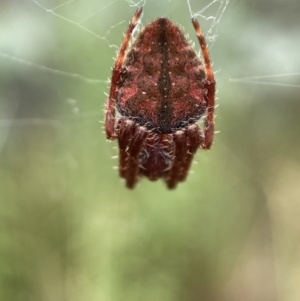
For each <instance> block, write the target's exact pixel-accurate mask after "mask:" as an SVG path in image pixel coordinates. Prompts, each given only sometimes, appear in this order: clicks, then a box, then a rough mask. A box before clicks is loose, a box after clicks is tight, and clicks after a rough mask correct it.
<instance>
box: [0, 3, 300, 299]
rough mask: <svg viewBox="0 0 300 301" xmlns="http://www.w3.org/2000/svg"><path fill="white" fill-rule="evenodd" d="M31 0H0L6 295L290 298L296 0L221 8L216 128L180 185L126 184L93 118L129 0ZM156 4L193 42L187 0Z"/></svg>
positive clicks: (298, 67) (298, 46) (296, 169)
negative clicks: (211, 142)
mask: <svg viewBox="0 0 300 301" xmlns="http://www.w3.org/2000/svg"><path fill="white" fill-rule="evenodd" d="M210 2H212V1H200V0H197V1H194V0H193V1H191V8H192V10H193V11H194V12H197V11H199V10H200V9H201V8H203V7H204V6H206V5H207V4H209V3H210ZM38 3H39V4H41V5H43V6H44V8H43V7H41V6H39V5H38V4H37V3H35V1H31V0H22V1H19V0H2V1H1V2H0V8H1V9H0V52H1V53H0V300H3V301H27V300H28V301H29V300H30V301H33V300H34V301H52V300H53V301H61V300H64V301H65V300H72V301H77V300H78V301H79V300H81V301H82V300H89V301H93V300H97V301H98V300H104V301H119V300H120V301H121V300H130V301H134V300H149V301H152V300H164V301H168V300H170V301H171V300H172V301H176V300H178V301H179V300H180V301H182V300H184V301H196V300H209V301H210V300H214V301H217V300H218V301H221V300H222V301H223V300H228V301H237V300H245V301H254V300H255V301H260V300H261V301H273V300H278V301H296V300H297V301H298V300H300V239H299V234H300V221H299V217H300V155H299V153H300V139H299V132H300V119H299V118H300V117H299V115H300V114H299V113H300V99H299V92H300V76H299V75H298V76H297V75H293V73H297V72H298V74H299V72H300V59H299V53H300V39H299V28H300V18H299V14H300V3H299V1H298V0H289V1H286V0H264V1H250V0H241V1H235V0H231V2H230V3H229V5H228V6H227V8H226V10H225V13H224V15H223V17H222V18H221V20H220V22H219V23H218V24H217V25H216V26H215V27H214V28H213V32H212V35H214V34H217V35H218V36H217V37H216V39H215V40H214V41H213V40H212V39H209V36H208V39H209V40H210V42H209V45H210V54H211V58H212V61H213V62H214V70H215V71H218V72H217V73H216V79H217V86H218V90H219V92H218V101H217V102H218V104H219V107H218V109H217V115H218V116H217V119H216V127H217V130H219V131H220V132H221V133H220V134H218V135H216V137H215V143H214V145H213V148H212V150H211V151H209V152H200V151H199V152H198V154H197V155H196V158H195V161H198V164H196V163H194V164H193V166H192V170H193V171H194V172H193V173H192V174H191V175H190V176H189V177H188V180H187V181H186V182H184V183H183V184H181V185H179V187H178V188H177V189H176V190H174V191H168V190H167V189H166V187H165V185H164V184H163V183H162V181H158V182H155V183H152V182H149V181H148V180H146V179H143V180H142V181H141V182H140V183H139V185H138V186H137V188H136V189H135V190H133V191H129V190H127V189H126V188H125V187H124V183H123V182H122V181H121V180H120V179H119V178H118V174H117V171H116V170H114V169H113V166H116V165H117V160H113V159H111V157H112V156H115V155H116V154H117V149H115V147H116V146H117V143H116V142H112V143H108V142H106V139H105V136H104V135H103V133H102V126H103V124H101V123H99V120H103V115H104V111H103V108H104V102H105V98H106V96H105V95H104V92H108V83H107V82H106V80H107V79H108V78H109V77H110V73H111V67H112V66H113V62H114V60H113V57H116V50H117V48H116V47H114V45H115V46H119V45H120V43H121V39H122V34H123V33H124V32H125V30H126V28H127V24H128V22H129V20H130V19H131V17H132V15H133V13H134V11H135V7H131V6H130V5H129V4H130V1H128V2H126V1H122V0H116V1H108V0H107V1H106V0H98V1H94V0H88V1H83V0H76V1H70V2H69V3H66V1H65V0H56V1H50V0H49V1H46V0H39V1H38ZM64 3H65V5H63V6H61V7H59V8H57V9H55V10H53V11H52V12H51V11H47V10H46V9H45V8H47V9H52V8H55V7H57V6H59V5H61V4H64ZM219 5H220V2H216V3H215V4H214V5H212V6H211V7H210V9H209V10H207V11H206V12H205V13H203V14H204V15H205V16H206V17H209V16H218V15H217V13H218V7H219ZM53 12H54V13H56V14H58V15H59V16H58V15H55V14H54V13H53ZM219 12H220V11H219ZM94 13H96V14H95V15H94V16H92V15H93V14H94ZM60 16H62V17H60ZM159 16H167V17H169V18H171V19H172V20H174V21H175V22H177V23H179V24H181V25H183V26H184V28H185V32H187V33H189V35H190V38H191V39H192V40H194V41H195V42H196V38H195V33H194V31H193V27H192V25H191V22H190V14H189V10H188V5H187V3H186V1H179V0H172V1H167V0H165V1H150V0H148V1H147V3H146V5H145V13H144V16H143V19H142V22H143V24H147V23H148V22H150V21H151V20H153V19H155V18H156V17H159ZM86 18H87V19H86ZM85 19H86V20H85ZM68 20H72V21H73V23H72V22H70V21H68ZM198 20H199V22H200V24H201V26H202V27H203V30H204V32H207V31H208V30H209V28H210V27H211V25H212V22H213V19H210V18H209V19H208V20H206V19H205V18H201V17H199V18H198ZM82 21H83V22H82ZM78 24H79V25H80V26H81V27H80V26H78ZM83 27H84V28H86V29H88V30H90V31H91V32H93V33H95V34H93V33H91V32H88V31H87V30H84V28H83ZM196 49H197V50H199V46H198V44H197V43H196ZM7 55H9V56H7ZM20 59H22V60H25V61H21V60H20ZM28 62H32V63H33V64H30V63H28ZM34 64H36V65H34ZM43 66H45V67H48V68H51V70H52V69H53V70H56V71H51V70H50V69H47V68H44V67H43ZM58 70H61V71H65V72H67V73H70V74H73V76H66V75H64V74H62V73H60V72H58ZM75 74H79V75H81V76H83V77H84V78H79V77H78V76H76V75H75ZM280 74H285V75H284V76H277V75H280ZM265 75H272V76H273V77H270V78H269V77H264V76H265ZM251 76H255V77H256V78H254V79H251V80H248V81H247V82H246V83H245V82H243V81H244V80H243V78H246V77H251ZM88 79H98V80H99V81H88ZM232 79H238V81H233V80H232ZM249 81H255V82H249Z"/></svg>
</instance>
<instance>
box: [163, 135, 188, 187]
mask: <svg viewBox="0 0 300 301" xmlns="http://www.w3.org/2000/svg"><path fill="white" fill-rule="evenodd" d="M173 141H174V144H175V152H174V160H173V164H172V167H171V169H170V171H169V173H168V176H167V178H166V184H167V186H168V188H170V189H173V188H175V187H176V185H177V182H178V181H179V175H180V173H181V167H182V165H183V164H184V160H185V158H186V154H187V135H186V131H176V132H175V133H174V136H173Z"/></svg>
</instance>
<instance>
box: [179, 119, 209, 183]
mask: <svg viewBox="0 0 300 301" xmlns="http://www.w3.org/2000/svg"><path fill="white" fill-rule="evenodd" d="M203 141H204V135H203V131H201V130H200V128H199V126H198V125H196V124H193V125H190V126H189V127H188V128H187V153H186V156H185V158H184V161H183V162H182V164H181V170H180V173H179V175H178V181H180V182H182V181H184V180H185V179H186V177H187V175H188V171H189V169H190V166H191V163H192V160H193V158H194V155H195V153H196V152H197V149H198V148H199V146H200V145H201V144H203Z"/></svg>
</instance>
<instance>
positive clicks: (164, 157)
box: [105, 8, 215, 188]
mask: <svg viewBox="0 0 300 301" xmlns="http://www.w3.org/2000/svg"><path fill="white" fill-rule="evenodd" d="M141 13H142V9H141V8H139V9H138V10H137V11H136V13H135V15H134V17H133V19H132V21H131V24H130V26H129V28H128V30H127V33H126V35H125V37H124V41H123V43H122V45H121V49H120V53H119V55H118V58H117V60H116V63H115V66H114V68H113V73H112V80H111V87H110V94H109V99H108V102H107V111H106V119H105V128H106V136H107V138H108V139H111V140H112V139H115V138H117V139H118V142H119V156H120V158H119V160H120V162H119V172H120V176H121V177H122V178H124V179H125V180H126V185H127V187H128V188H133V187H134V186H135V184H136V182H137V181H138V179H139V177H140V176H146V177H148V178H149V179H150V180H157V179H158V178H160V177H162V178H163V179H164V180H165V182H166V184H167V186H168V187H169V188H174V187H176V185H177V183H178V182H181V181H184V180H185V178H186V176H187V174H188V171H189V168H190V165H191V162H192V159H193V156H194V154H195V153H196V151H197V149H198V148H199V147H200V148H202V149H209V148H210V146H211V144H212V141H213V134H214V101H215V80H214V75H213V72H212V69H211V64H210V59H209V54H208V49H207V46H206V42H205V39H204V36H203V34H202V32H201V29H200V26H199V24H198V22H197V20H196V19H192V23H193V25H194V28H195V30H196V34H197V37H198V40H199V43H200V46H201V49H202V53H203V58H204V64H202V62H201V61H200V59H199V58H198V57H197V55H196V53H195V51H194V49H193V48H192V47H191V46H190V45H189V43H188V41H187V40H186V38H185V37H184V35H183V33H182V32H181V30H180V29H179V28H178V26H177V25H175V24H174V23H172V22H171V21H170V20H168V19H166V18H159V19H157V20H155V21H153V22H151V23H150V24H148V25H147V26H146V27H145V28H144V29H143V30H142V31H141V32H140V33H139V35H138V36H137V38H136V39H135V41H134V42H133V44H132V46H131V49H130V50H129V51H128V52H127V53H126V48H127V46H128V42H129V39H130V37H131V34H132V32H133V29H134V28H135V26H136V24H137V22H138V19H139V17H140V15H141ZM116 113H117V116H116ZM201 117H205V121H204V129H203V130H202V129H201V128H200V127H199V125H198V124H197V122H198V121H199V119H200V118H201Z"/></svg>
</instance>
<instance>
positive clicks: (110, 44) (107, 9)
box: [0, 0, 300, 141]
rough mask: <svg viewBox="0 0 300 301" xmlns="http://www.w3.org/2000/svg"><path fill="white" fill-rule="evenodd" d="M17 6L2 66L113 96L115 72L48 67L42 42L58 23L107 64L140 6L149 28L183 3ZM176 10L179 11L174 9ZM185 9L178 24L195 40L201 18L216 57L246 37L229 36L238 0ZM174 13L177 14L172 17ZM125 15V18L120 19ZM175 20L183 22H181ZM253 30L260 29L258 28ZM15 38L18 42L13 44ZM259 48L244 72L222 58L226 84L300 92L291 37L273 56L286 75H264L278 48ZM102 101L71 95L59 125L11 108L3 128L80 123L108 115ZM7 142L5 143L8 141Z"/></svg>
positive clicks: (76, 0) (194, 3) (30, 2)
mask: <svg viewBox="0 0 300 301" xmlns="http://www.w3.org/2000/svg"><path fill="white" fill-rule="evenodd" d="M12 3H13V4H12V5H11V7H9V9H10V18H11V19H10V20H9V21H7V22H6V23H4V25H5V26H4V30H3V32H4V35H2V36H4V37H2V41H1V48H0V61H1V64H2V65H5V68H6V69H10V68H13V69H14V70H15V72H17V73H18V72H19V71H20V72H26V70H29V69H30V70H32V72H34V73H35V74H36V75H37V76H38V74H48V75H49V76H51V77H52V78H55V79H56V80H57V81H60V80H61V79H62V78H65V79H67V80H68V81H71V82H73V84H74V85H76V83H77V82H78V81H79V82H82V83H84V84H87V85H88V86H89V87H92V86H97V87H101V88H100V90H101V91H102V92H105V91H106V92H107V86H108V84H109V77H110V70H109V68H106V70H107V72H104V73H105V74H106V75H105V77H101V75H100V74H104V73H103V72H101V73H100V72H97V70H96V71H95V70H94V72H89V71H87V72H85V71H84V70H82V69H84V68H78V69H77V70H76V68H75V69H73V68H68V69H67V68H63V66H60V64H59V63H58V67H57V66H56V67H53V66H51V64H47V60H46V59H44V58H43V51H44V48H43V46H42V43H41V42H45V43H46V44H47V43H48V42H49V41H51V36H52V35H53V32H54V31H55V30H56V29H55V26H56V25H55V24H59V26H62V27H64V28H67V30H68V32H69V35H71V36H73V40H75V38H76V37H79V39H80V38H81V37H85V39H84V40H83V41H84V43H88V42H93V43H94V44H93V45H96V46H97V47H98V51H99V56H98V60H99V61H101V60H102V59H103V56H101V51H105V52H106V53H109V54H110V56H109V57H110V58H112V57H113V55H114V53H115V52H117V51H118V48H119V44H120V34H122V33H124V31H125V29H126V27H127V24H128V22H129V20H130V18H131V16H132V15H133V13H134V11H135V9H136V8H137V7H139V6H143V7H144V15H143V17H142V20H141V23H143V24H146V23H148V22H149V21H151V20H152V19H154V18H155V17H158V16H159V15H164V14H167V16H168V17H171V19H172V16H173V14H174V15H175V12H176V5H177V4H178V3H177V1H175V0H169V1H167V0H166V1H165V2H161V4H158V3H154V2H150V1H146V0H140V1H137V0H136V1H133V0H113V1H101V2H99V1H93V0H90V1H82V0H69V1H63V0H58V1H46V0H39V1H38V0H26V1H23V2H22V4H19V3H17V2H12ZM157 7H159V8H160V9H161V11H159V13H157V11H156V10H155V9H156V8H157ZM173 7H174V10H172V8H173ZM184 7H185V9H186V14H184V13H182V14H180V19H179V21H178V23H181V21H182V22H184V26H185V28H186V29H187V32H188V34H190V36H192V35H193V38H192V40H194V41H195V39H194V32H193V30H192V28H191V26H189V22H190V17H191V18H197V19H198V20H199V22H200V24H201V26H202V27H203V28H204V32H205V35H206V39H207V42H208V45H209V48H210V51H212V53H211V56H212V58H214V57H215V55H214V52H216V51H218V47H220V44H221V41H220V40H222V41H223V40H225V39H229V43H230V45H234V43H235V42H237V41H238V39H237V36H238V37H240V38H242V37H243V34H244V33H243V32H239V31H238V30H237V31H236V32H233V33H228V32H227V30H226V24H229V25H230V22H233V21H229V16H231V17H232V16H233V20H234V17H235V18H236V19H238V18H240V17H241V13H240V8H239V6H238V5H237V3H236V2H235V1H232V3H231V2H230V1H229V0H208V1H198V0H187V1H186V2H185V3H184ZM21 10H24V11H25V13H23V11H22V14H21ZM152 10H153V11H152ZM171 10H172V11H171ZM168 11H171V12H170V13H168ZM150 12H151V14H150ZM187 14H189V18H187V17H186V16H187ZM20 16H22V17H23V18H24V22H25V21H26V22H27V21H28V22H29V19H30V18H31V17H32V16H37V17H35V20H34V22H32V21H31V25H30V26H26V27H25V28H21V26H18V25H17V22H18V21H19V18H20ZM120 16H122V17H121V18H120ZM227 16H228V17H227ZM173 19H175V18H173ZM223 20H224V21H223ZM21 21H22V20H21ZM174 21H175V22H177V19H176V20H174ZM29 24H30V22H29ZM53 24H54V25H53ZM220 25H222V26H220ZM52 26H53V27H52ZM138 27H140V26H138ZM228 27H229V26H228ZM37 28H39V29H40V30H41V31H42V32H43V37H42V39H41V41H38V40H37V39H35V40H34V39H30V36H31V35H32V34H33V33H34V34H36V31H37ZM137 30H138V29H137ZM251 30H252V28H251ZM253 30H255V28H254V29H253ZM228 36H229V38H228ZM36 37H39V35H36ZM26 39H27V40H26ZM11 40H12V41H13V42H11ZM28 40H29V41H28ZM24 45H26V46H24ZM224 45H225V47H226V43H224ZM253 45H255V46H257V47H256V48H255V51H257V53H258V49H259V51H260V53H262V55H261V56H259V55H257V57H259V58H260V59H259V60H258V62H257V64H255V63H253V62H252V61H251V63H250V62H249V64H248V65H247V64H246V63H244V65H245V68H243V71H242V72H238V69H235V68H231V67H232V65H233V64H232V60H229V59H227V58H226V57H223V59H222V60H221V59H220V60H219V61H218V63H217V65H216V66H215V67H214V69H215V70H217V71H221V73H222V75H223V79H222V80H223V81H224V82H229V83H230V84H232V85H233V84H240V85H241V84H252V85H258V86H261V85H264V86H277V87H290V88H295V89H297V88H300V84H299V81H298V77H299V75H300V72H299V70H297V68H295V66H294V63H293V60H290V59H289V57H288V56H287V55H285V53H286V52H287V51H288V50H287V49H289V50H290V49H292V48H293V46H292V45H291V39H290V38H289V37H287V38H286V39H285V40H282V42H281V46H282V47H281V48H278V47H273V51H272V52H271V55H273V57H272V59H270V65H271V63H273V62H274V61H275V60H277V61H278V65H280V66H281V71H283V72H276V71H277V70H278V68H277V69H276V68H275V69H272V68H271V67H270V68H269V70H270V72H269V73H268V72H266V70H268V68H266V67H265V68H264V69H263V70H264V71H263V70H262V68H261V65H260V64H261V62H262V61H263V60H264V59H265V58H266V57H267V56H270V52H269V51H270V47H272V45H270V44H269V43H265V45H266V48H265V49H263V52H262V45H263V44H262V43H253ZM284 45H285V46H284ZM63 47H67V48H68V49H69V50H70V49H72V47H73V45H72V39H71V41H70V42H68V44H64V46H63ZM197 47H198V45H196V48H197ZM223 47H224V46H223ZM299 48H300V47H299ZM198 49H199V47H198ZM274 49H275V50H277V49H278V51H274ZM59 52H60V49H59V48H55V45H54V48H53V53H54V56H55V57H56V56H58V55H59ZM291 53H292V54H293V55H294V56H295V59H296V58H297V53H298V51H297V50H296V49H295V52H291ZM80 55H84V54H78V56H79V57H80ZM67 59H68V54H67V52H64V55H62V56H61V55H59V61H64V60H67ZM86 59H87V58H86ZM213 61H215V60H213ZM110 62H111V64H110V66H112V64H113V59H111V61H110ZM245 62H246V61H245ZM291 62H292V63H291ZM87 63H88V64H89V65H90V66H91V65H93V62H90V61H87ZM249 66H250V68H248V70H247V67H249ZM251 67H253V68H251ZM6 69H5V70H6ZM295 69H296V70H295ZM24 70H25V71H24ZM257 70H259V72H258V73H257V72H255V71H257ZM233 74H234V75H233ZM264 74H266V75H264ZM62 80H64V79H62ZM218 86H222V84H220V83H219V84H218ZM87 89H88V88H87ZM101 98H103V99H104V97H101V96H99V109H98V110H96V111H95V110H92V111H88V110H85V111H83V110H82V109H79V108H78V107H77V100H76V95H75V96H74V95H70V96H69V97H66V99H65V101H66V103H67V104H68V106H69V113H68V112H65V114H64V115H62V116H60V118H58V119H56V120H54V123H53V120H47V119H43V118H25V119H23V120H20V119H19V120H14V116H15V113H16V111H17V109H16V108H15V109H12V110H10V111H9V113H8V114H7V115H5V113H4V116H3V117H4V118H2V119H1V127H11V126H12V125H19V126H24V125H26V124H30V125H34V124H41V123H43V122H44V123H45V124H51V125H53V124H56V122H57V121H59V120H61V119H65V118H73V117H75V118H79V119H80V118H91V117H92V116H95V115H96V116H98V115H99V114H100V115H101V114H102V113H101V112H102V107H101ZM2 137H5V135H2ZM2 140H3V141H4V140H5V139H2Z"/></svg>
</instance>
